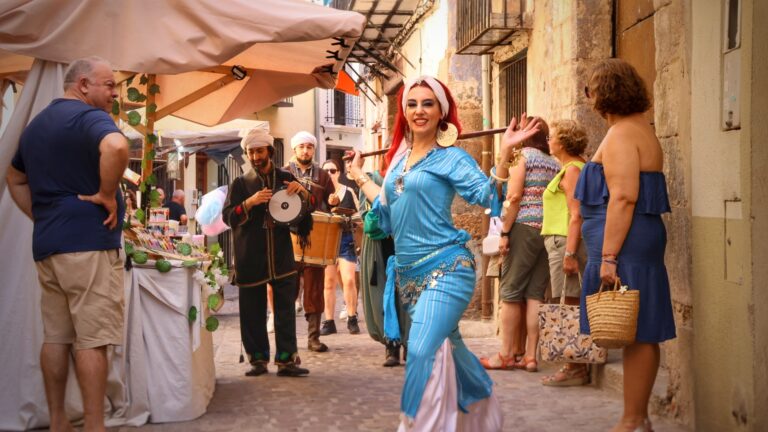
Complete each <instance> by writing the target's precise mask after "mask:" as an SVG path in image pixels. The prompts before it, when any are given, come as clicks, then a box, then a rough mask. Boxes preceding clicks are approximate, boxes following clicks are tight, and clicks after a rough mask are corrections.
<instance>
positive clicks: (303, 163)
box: [296, 157, 312, 166]
mask: <svg viewBox="0 0 768 432" xmlns="http://www.w3.org/2000/svg"><path fill="white" fill-rule="evenodd" d="M296 161H297V162H298V163H300V164H301V165H305V166H306V165H312V158H310V159H299V158H298V157H297V158H296Z"/></svg>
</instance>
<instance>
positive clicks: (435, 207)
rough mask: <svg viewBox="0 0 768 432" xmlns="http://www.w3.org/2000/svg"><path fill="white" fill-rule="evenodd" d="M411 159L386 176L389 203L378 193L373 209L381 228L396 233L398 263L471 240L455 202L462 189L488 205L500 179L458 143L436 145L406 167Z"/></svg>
mask: <svg viewBox="0 0 768 432" xmlns="http://www.w3.org/2000/svg"><path fill="white" fill-rule="evenodd" d="M407 159H408V157H407V155H406V156H405V157H403V158H402V159H401V160H400V161H399V162H398V163H397V164H396V165H395V166H394V167H393V168H392V171H391V173H390V175H389V176H388V177H387V178H386V180H385V182H384V193H386V197H387V204H382V203H381V202H380V201H379V199H378V198H377V199H376V200H375V201H374V203H373V207H372V209H371V211H374V212H376V213H377V215H378V217H379V223H380V226H381V228H382V229H383V230H384V231H386V232H388V233H390V234H392V235H393V238H394V240H395V253H396V255H397V264H398V265H408V264H413V263H414V262H416V261H417V260H419V259H420V258H422V257H425V256H427V255H429V254H430V253H432V252H435V251H438V250H440V249H442V248H445V247H446V246H451V245H463V244H464V243H466V242H467V241H469V239H470V235H469V233H467V232H466V231H464V230H460V229H457V228H456V227H455V226H454V224H453V217H452V216H451V203H452V202H453V199H454V197H455V195H456V193H458V194H459V195H460V196H461V197H462V198H464V200H466V201H467V202H468V203H470V204H477V205H480V206H483V207H486V208H487V207H490V206H491V198H492V193H494V192H495V184H496V183H495V181H494V180H493V179H489V178H488V177H486V176H485V175H484V174H483V172H482V171H481V170H480V167H479V166H478V164H477V162H476V161H475V160H474V159H473V158H472V157H471V156H470V155H469V154H468V153H467V152H466V151H464V150H462V149H460V148H458V147H448V148H434V149H432V150H430V151H429V152H428V153H427V154H426V155H425V156H424V158H422V159H421V160H419V161H417V162H416V163H415V164H413V165H412V166H411V167H410V169H409V170H407V171H406V170H405V163H406V160H407Z"/></svg>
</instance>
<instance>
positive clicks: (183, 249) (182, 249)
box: [176, 243, 192, 255]
mask: <svg viewBox="0 0 768 432" xmlns="http://www.w3.org/2000/svg"><path fill="white" fill-rule="evenodd" d="M176 250H177V251H179V253H180V254H182V255H190V254H192V246H190V245H189V243H179V244H178V245H176Z"/></svg>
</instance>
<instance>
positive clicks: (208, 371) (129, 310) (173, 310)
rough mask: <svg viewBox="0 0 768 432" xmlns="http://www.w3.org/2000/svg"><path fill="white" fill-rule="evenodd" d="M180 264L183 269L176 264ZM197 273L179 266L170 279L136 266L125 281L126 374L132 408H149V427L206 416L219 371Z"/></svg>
mask: <svg viewBox="0 0 768 432" xmlns="http://www.w3.org/2000/svg"><path fill="white" fill-rule="evenodd" d="M176 264H180V263H176ZM194 271H195V269H189V268H184V267H178V266H174V267H172V268H171V270H170V271H169V272H167V273H161V272H159V271H157V270H156V269H155V268H154V262H153V261H148V262H147V263H146V264H144V265H137V264H135V263H134V265H133V268H132V269H131V270H130V271H128V272H126V275H125V324H126V339H125V345H124V347H123V349H124V350H125V352H126V353H127V359H126V373H127V375H128V377H129V380H128V382H129V393H130V405H131V406H132V407H134V408H135V407H137V406H146V407H148V410H149V422H150V423H165V422H175V421H185V420H191V419H194V418H197V417H199V416H201V415H203V414H205V411H206V408H207V407H208V402H209V401H210V400H211V397H213V391H214V388H215V385H216V371H215V367H214V361H213V341H212V337H211V333H210V332H208V331H207V330H205V328H201V320H204V319H205V316H204V314H203V312H200V313H198V314H197V315H198V316H197V318H196V320H195V321H190V320H189V309H190V307H192V306H195V307H196V308H197V309H198V310H201V311H202V310H207V308H201V307H200V297H201V292H200V285H199V284H198V283H196V282H195V281H194V279H193V276H192V275H193V273H194Z"/></svg>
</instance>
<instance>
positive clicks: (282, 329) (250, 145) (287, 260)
mask: <svg viewBox="0 0 768 432" xmlns="http://www.w3.org/2000/svg"><path fill="white" fill-rule="evenodd" d="M241 145H242V147H243V150H244V151H245V153H246V156H247V158H248V161H249V162H250V164H251V167H252V168H253V169H251V170H248V172H246V173H245V174H243V175H241V176H239V177H237V178H236V179H235V180H234V181H233V182H232V184H231V185H230V186H229V193H228V194H227V200H226V203H225V204H224V209H223V211H222V215H223V218H224V222H226V223H227V224H228V225H229V226H230V227H231V228H232V239H233V245H234V255H235V272H234V278H233V281H234V283H235V284H236V285H237V287H238V290H239V302H240V335H241V337H242V340H243V345H244V347H245V350H246V353H247V355H248V360H249V362H250V365H251V369H250V370H249V371H248V372H246V373H245V375H247V376H258V375H262V374H264V373H267V372H268V369H267V364H268V363H269V360H270V348H269V338H268V337H267V315H266V314H267V284H270V285H271V286H272V290H273V295H274V300H273V301H274V314H275V345H276V347H275V348H276V349H275V356H274V360H275V365H276V366H277V375H278V376H291V377H295V376H302V375H306V374H308V373H309V371H308V370H307V369H304V368H302V367H300V366H299V365H300V364H301V359H300V358H299V355H298V348H297V346H296V311H295V309H294V300H295V298H296V293H297V287H298V284H297V281H296V278H297V272H296V269H295V263H294V258H293V246H292V243H291V235H290V231H289V229H290V228H289V226H284V225H276V224H273V223H270V219H269V218H268V217H267V216H268V215H267V208H268V205H269V201H270V199H271V198H272V194H273V193H275V192H276V191H278V190H280V189H285V192H286V193H287V194H288V195H294V194H297V193H298V194H300V195H301V197H302V199H303V200H307V199H308V198H309V193H308V192H307V190H306V189H305V188H304V187H303V186H302V185H301V184H300V183H299V182H297V181H296V178H295V177H294V176H293V175H292V174H291V173H290V172H289V171H288V170H285V169H282V168H278V167H275V164H274V163H273V161H272V157H273V155H274V151H275V149H274V139H273V138H272V136H271V135H270V134H269V133H268V132H267V131H266V130H264V129H261V128H256V129H253V130H251V131H250V132H248V134H247V135H246V136H245V138H243V140H242V142H241ZM311 223H312V217H311V215H308V216H305V217H303V219H302V220H301V221H299V222H298V231H299V233H300V234H303V235H304V236H306V235H307V234H308V233H309V229H311Z"/></svg>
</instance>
